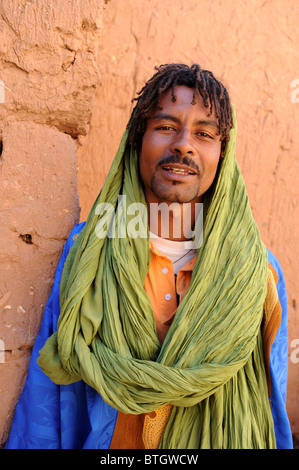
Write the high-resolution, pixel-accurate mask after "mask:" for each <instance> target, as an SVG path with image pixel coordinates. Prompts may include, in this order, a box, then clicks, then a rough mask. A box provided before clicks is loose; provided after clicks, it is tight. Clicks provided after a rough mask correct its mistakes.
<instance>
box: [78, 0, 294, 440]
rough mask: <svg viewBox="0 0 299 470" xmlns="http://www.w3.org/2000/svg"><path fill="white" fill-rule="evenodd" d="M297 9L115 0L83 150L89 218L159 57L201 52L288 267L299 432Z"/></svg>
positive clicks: (263, 218) (270, 242) (269, 235)
mask: <svg viewBox="0 0 299 470" xmlns="http://www.w3.org/2000/svg"><path fill="white" fill-rule="evenodd" d="M298 17H299V3H298V1H297V0H290V1H289V2H285V0H271V2H268V1H261V0H244V1H242V2H236V1H235V0H226V1H225V2H223V1H221V0H213V1H208V0H200V1H198V0H176V1H173V0H164V1H163V2H161V1H159V0H151V1H144V0H143V1H136V0H127V1H126V2H123V1H122V0H113V1H111V2H110V3H109V4H108V5H107V8H106V11H105V15H104V17H103V34H102V37H101V41H100V49H99V55H98V60H99V61H100V64H101V82H100V84H99V86H98V88H97V95H96V100H95V105H94V109H93V116H92V121H91V127H90V132H89V134H88V136H87V137H84V138H83V139H81V140H82V143H83V146H82V147H81V148H80V150H79V153H78V164H79V173H78V178H79V199H80V205H81V206H82V212H81V219H82V220H84V219H85V218H86V216H87V214H88V212H89V210H90V208H91V205H92V203H93V201H94V199H95V197H96V195H97V194H98V191H99V189H100V188H101V186H102V184H103V182H104V180H105V177H106V175H107V172H108V169H109V167H110V164H111V161H112V159H113V157H114V155H115V152H116V150H117V147H118V144H119V141H120V138H121V135H122V133H123V131H124V128H125V125H126V123H127V120H128V118H129V115H130V111H131V108H132V107H131V103H130V101H131V99H132V98H133V97H134V96H135V93H136V91H137V90H139V89H140V88H141V87H142V86H143V84H144V81H145V80H146V79H148V78H149V77H150V76H151V75H152V74H153V72H154V66H155V65H160V64H163V63H167V62H184V63H187V64H189V65H190V64H191V63H192V62H198V63H199V64H201V66H202V67H204V68H207V69H209V70H212V71H213V72H214V73H215V75H216V76H217V77H218V78H220V79H222V80H223V82H224V83H225V84H226V86H227V88H228V90H229V93H230V95H231V99H232V101H233V103H234V106H235V109H236V113H237V120H238V144H237V159H238V161H239V164H240V166H241V169H242V172H243V175H244V178H245V181H246V184H247V188H248V194H249V198H250V202H251V206H252V209H253V213H254V216H255V218H256V221H257V223H258V226H259V228H260V231H261V233H262V237H263V240H264V242H265V243H266V245H267V247H268V248H269V249H270V250H271V251H272V252H273V253H274V254H275V255H276V257H277V258H278V259H279V261H280V263H281V265H282V268H283V270H284V273H285V277H286V283H287V290H288V305H289V346H290V347H289V382H288V412H289V416H290V420H291V425H292V429H293V432H294V433H299V407H298V395H299V393H298V392H299V349H298V347H299V340H297V339H298V338H299V325H298V320H297V318H298V317H297V315H298V303H299V298H298V292H299V273H298V262H297V260H298V258H299V244H298V235H299V224H298V220H299V206H298V171H299V158H298V154H299V133H298V129H299V71H298V63H299V48H298V44H299V30H298V25H297V23H298ZM296 79H298V82H294V80H296ZM291 84H293V86H295V88H292V87H291ZM296 90H298V91H296ZM296 340H297V342H296Z"/></svg>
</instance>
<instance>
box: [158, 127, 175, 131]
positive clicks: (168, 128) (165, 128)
mask: <svg viewBox="0 0 299 470" xmlns="http://www.w3.org/2000/svg"><path fill="white" fill-rule="evenodd" d="M156 129H157V130H158V131H172V130H174V128H173V127H171V126H158V127H156Z"/></svg>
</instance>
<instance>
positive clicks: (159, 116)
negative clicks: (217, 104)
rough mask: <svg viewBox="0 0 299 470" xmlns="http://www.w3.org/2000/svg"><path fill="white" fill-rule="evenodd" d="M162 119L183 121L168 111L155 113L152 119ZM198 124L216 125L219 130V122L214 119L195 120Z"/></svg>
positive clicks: (176, 121)
mask: <svg viewBox="0 0 299 470" xmlns="http://www.w3.org/2000/svg"><path fill="white" fill-rule="evenodd" d="M160 119H166V120H167V121H172V122H175V123H176V124H179V123H180V122H181V121H180V119H179V118H177V117H176V116H173V115H172V114H167V113H157V114H155V115H154V116H153V117H152V118H151V120H152V121H158V120H160ZM194 124H195V125H196V126H200V125H204V126H212V127H215V128H216V129H217V130H218V131H219V127H218V123H217V121H215V120H214V119H198V120H197V121H195V122H194Z"/></svg>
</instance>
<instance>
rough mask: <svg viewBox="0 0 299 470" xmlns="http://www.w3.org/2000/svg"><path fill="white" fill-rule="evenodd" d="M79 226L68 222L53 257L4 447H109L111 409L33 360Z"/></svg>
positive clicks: (51, 325)
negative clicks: (67, 232) (68, 229)
mask: <svg viewBox="0 0 299 470" xmlns="http://www.w3.org/2000/svg"><path fill="white" fill-rule="evenodd" d="M83 226H84V223H82V224H78V225H76V226H75V227H74V229H73V230H72V232H71V234H70V236H69V238H68V240H67V242H66V244H65V246H64V249H63V252H62V255H61V257H60V260H59V262H58V265H57V269H56V274H55V279H54V283H53V287H52V290H51V294H50V296H49V299H48V302H47V305H46V308H45V311H44V315H43V320H42V323H41V326H40V330H39V333H38V336H37V338H36V341H35V344H34V347H33V350H32V355H31V359H30V364H29V369H28V374H27V378H26V382H25V386H24V388H23V391H22V393H21V396H20V398H19V400H18V403H17V407H16V410H15V415H14V419H13V423H12V427H11V431H10V435H9V438H8V441H7V442H6V445H5V449H78V448H79V449H80V448H83V447H85V448H97V449H104V448H109V446H110V441H111V438H112V435H113V430H114V426H115V421H116V416H117V410H114V409H113V408H112V407H110V406H109V405H107V404H106V403H105V402H104V401H103V399H102V398H101V396H100V395H99V394H98V393H97V392H96V391H95V390H93V389H92V388H91V387H89V386H88V385H87V384H85V383H84V382H83V381H79V382H76V383H74V384H70V385H63V386H59V385H56V384H54V383H53V382H52V381H51V380H50V379H49V378H48V377H47V376H46V375H45V374H44V373H43V372H42V370H41V369H40V367H39V366H38V364H37V362H36V360H37V358H38V356H39V351H40V349H41V348H42V347H43V346H44V344H45V342H46V340H47V338H48V337H49V336H50V335H51V334H52V333H53V332H55V331H56V326H57V320H58V317H59V314H60V303H59V293H60V280H61V274H62V270H63V266H64V262H65V260H66V257H67V255H68V252H69V250H70V248H71V246H72V244H73V243H74V240H73V237H74V235H76V234H77V233H79V232H80V230H81V229H82V227H83Z"/></svg>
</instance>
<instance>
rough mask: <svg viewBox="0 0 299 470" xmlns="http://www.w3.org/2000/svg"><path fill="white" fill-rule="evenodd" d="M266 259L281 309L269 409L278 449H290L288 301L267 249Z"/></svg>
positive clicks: (272, 357) (273, 352) (273, 350)
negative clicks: (274, 277) (287, 397)
mask: <svg viewBox="0 0 299 470" xmlns="http://www.w3.org/2000/svg"><path fill="white" fill-rule="evenodd" d="M268 260H269V262H270V264H271V265H272V266H273V268H274V269H275V271H276V273H277V276H278V282H277V285H276V287H277V292H278V297H279V302H280V305H281V309H282V314H281V324H280V327H279V329H278V332H277V335H276V337H275V340H274V343H273V345H272V348H271V354H270V375H271V397H270V402H271V407H272V408H271V409H272V416H273V421H274V429H275V437H276V445H277V448H278V449H292V448H293V438H292V432H291V427H290V423H289V419H288V415H287V410H286V396H287V378H288V303H287V291H286V284H285V279H284V275H283V272H282V269H281V266H280V264H279V262H278V260H277V259H276V258H275V256H274V255H273V254H272V253H271V252H269V251H268Z"/></svg>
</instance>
